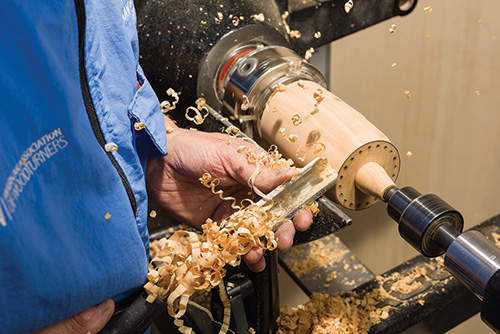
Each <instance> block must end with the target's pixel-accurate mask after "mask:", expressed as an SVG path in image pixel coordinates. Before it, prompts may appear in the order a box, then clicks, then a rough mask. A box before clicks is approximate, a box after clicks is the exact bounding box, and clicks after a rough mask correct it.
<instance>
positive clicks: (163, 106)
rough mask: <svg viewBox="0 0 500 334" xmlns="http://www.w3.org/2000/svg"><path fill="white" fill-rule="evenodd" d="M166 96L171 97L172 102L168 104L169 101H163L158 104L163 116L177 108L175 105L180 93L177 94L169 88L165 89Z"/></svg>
mask: <svg viewBox="0 0 500 334" xmlns="http://www.w3.org/2000/svg"><path fill="white" fill-rule="evenodd" d="M167 95H168V96H170V97H173V98H174V101H172V103H170V102H169V101H167V100H165V101H163V102H162V103H161V104H160V109H161V112H162V113H164V114H167V113H168V112H169V111H170V110H174V109H175V107H176V106H177V103H178V102H179V95H180V93H177V92H176V91H175V90H173V89H172V88H169V89H167Z"/></svg>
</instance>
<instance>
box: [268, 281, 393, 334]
mask: <svg viewBox="0 0 500 334" xmlns="http://www.w3.org/2000/svg"><path fill="white" fill-rule="evenodd" d="M380 300H381V297H380V294H379V291H378V290H373V291H371V292H370V293H367V294H365V295H364V296H362V297H361V296H359V295H357V294H356V293H355V292H351V293H346V294H343V295H340V294H332V295H325V294H318V293H313V294H312V295H311V299H310V300H309V301H308V302H307V303H306V304H305V305H299V306H298V307H294V308H288V307H287V306H285V307H284V308H282V309H281V311H280V316H279V317H278V320H277V324H278V330H277V331H276V334H292V333H301V334H302V333H311V334H331V333H356V334H363V333H368V330H369V329H370V327H371V325H372V324H373V323H375V322H376V321H377V319H380V318H382V317H386V314H385V313H387V311H385V310H383V309H380V308H377V307H376V305H377V304H378V303H379V302H380ZM384 311H385V313H384Z"/></svg>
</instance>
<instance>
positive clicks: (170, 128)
mask: <svg viewBox="0 0 500 334" xmlns="http://www.w3.org/2000/svg"><path fill="white" fill-rule="evenodd" d="M166 130H167V134H171V133H172V132H174V128H173V127H171V126H170V125H167V127H166Z"/></svg>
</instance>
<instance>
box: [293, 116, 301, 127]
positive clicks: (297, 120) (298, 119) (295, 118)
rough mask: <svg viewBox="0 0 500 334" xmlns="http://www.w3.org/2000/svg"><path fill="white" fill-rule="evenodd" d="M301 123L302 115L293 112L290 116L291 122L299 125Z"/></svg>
mask: <svg viewBox="0 0 500 334" xmlns="http://www.w3.org/2000/svg"><path fill="white" fill-rule="evenodd" d="M301 123H302V117H300V115H299V114H295V115H293V116H292V124H293V125H295V126H299V125H300V124H301Z"/></svg>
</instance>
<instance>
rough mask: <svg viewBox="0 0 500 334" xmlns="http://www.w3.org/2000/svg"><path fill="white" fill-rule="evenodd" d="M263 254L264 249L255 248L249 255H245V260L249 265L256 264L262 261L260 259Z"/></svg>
mask: <svg viewBox="0 0 500 334" xmlns="http://www.w3.org/2000/svg"><path fill="white" fill-rule="evenodd" d="M262 254H263V251H262V249H261V248H258V247H255V248H253V249H252V250H250V251H249V252H248V253H246V254H245V255H243V260H244V261H245V262H246V263H247V264H255V263H257V262H258V261H259V260H260V258H261V257H262Z"/></svg>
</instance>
